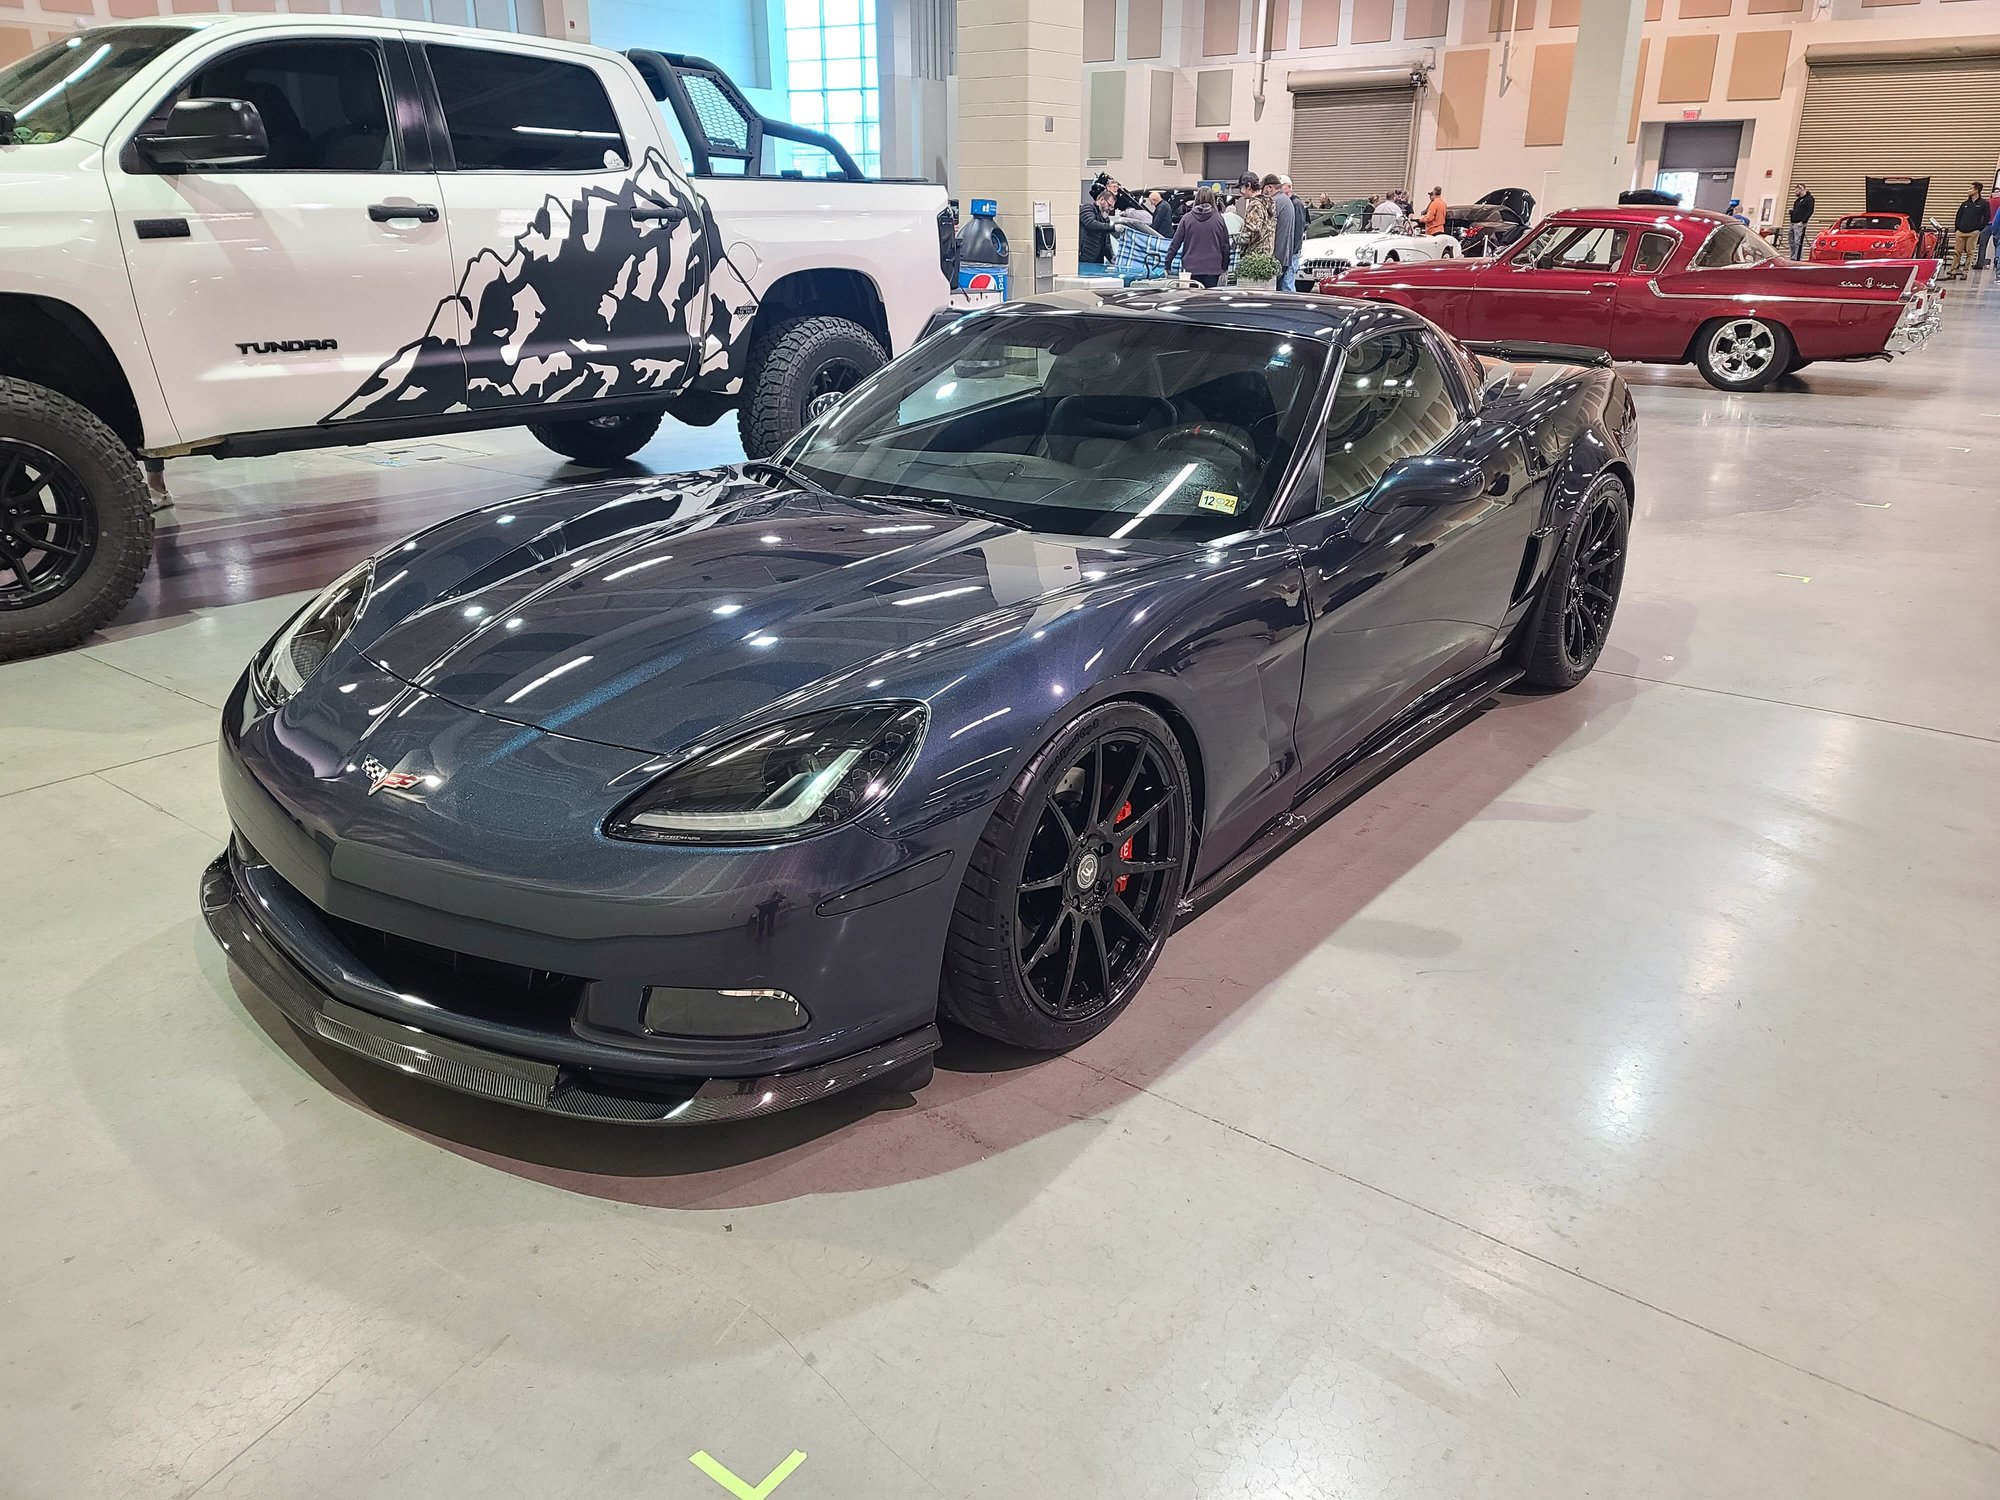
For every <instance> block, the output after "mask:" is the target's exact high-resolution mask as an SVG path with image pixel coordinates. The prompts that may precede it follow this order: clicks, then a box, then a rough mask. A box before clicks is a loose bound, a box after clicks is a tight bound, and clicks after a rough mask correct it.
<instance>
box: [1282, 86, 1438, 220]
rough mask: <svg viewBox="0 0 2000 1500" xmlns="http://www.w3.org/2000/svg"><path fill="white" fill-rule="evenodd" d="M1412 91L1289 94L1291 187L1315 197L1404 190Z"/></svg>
mask: <svg viewBox="0 0 2000 1500" xmlns="http://www.w3.org/2000/svg"><path fill="white" fill-rule="evenodd" d="M1416 101H1417V95H1416V91H1415V90H1414V89H1412V88H1410V87H1409V86H1408V84H1407V83H1406V84H1403V85H1402V86H1400V87H1395V86H1392V87H1389V88H1359V89H1338V90H1328V91H1324V92H1321V91H1312V92H1306V91H1301V92H1299V93H1295V94H1293V95H1292V167H1291V177H1292V186H1293V188H1294V189H1295V190H1297V191H1298V192H1299V193H1302V194H1304V195H1306V196H1308V197H1313V198H1317V197H1318V196H1319V195H1320V194H1322V193H1327V194H1331V195H1332V196H1333V197H1335V198H1369V197H1380V196H1381V195H1382V194H1383V193H1386V192H1388V191H1389V190H1390V189H1391V188H1408V189H1412V191H1414V185H1413V184H1412V183H1411V182H1410V139H1411V131H1412V127H1413V125H1414V122H1415V118H1416Z"/></svg>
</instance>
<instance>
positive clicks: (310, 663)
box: [256, 558, 375, 708]
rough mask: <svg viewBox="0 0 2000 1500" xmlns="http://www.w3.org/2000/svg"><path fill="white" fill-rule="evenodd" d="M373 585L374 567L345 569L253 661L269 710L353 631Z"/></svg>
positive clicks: (366, 564) (369, 564)
mask: <svg viewBox="0 0 2000 1500" xmlns="http://www.w3.org/2000/svg"><path fill="white" fill-rule="evenodd" d="M374 584H375V561H374V559H373V558H370V559H369V560H368V561H366V562H363V563H361V564H359V565H358V566H356V567H353V568H350V569H348V570H347V571H346V572H345V573H343V574H341V575H340V577H338V578H336V579H334V581H333V582H332V583H329V584H328V585H327V586H326V587H325V588H324V589H323V590H321V591H320V596H319V597H318V598H317V599H315V600H313V602H312V603H311V604H308V605H307V606H306V607H305V608H304V609H303V610H301V611H300V612H299V613H298V614H297V615H296V616H294V617H293V619H292V623H291V624H289V625H287V626H286V627H285V628H284V629H283V630H281V631H279V632H278V633H277V635H276V636H274V637H272V640H271V643H270V645H268V646H266V647H265V648H264V654H263V655H262V656H260V657H258V658H257V667H256V672H257V691H258V694H259V695H260V696H261V697H262V698H263V699H264V701H265V702H266V703H268V704H270V705H271V706H272V707H274V708H275V707H277V706H278V705H279V704H281V703H284V702H285V701H287V700H288V699H289V698H291V696H292V695H293V694H294V693H296V692H297V691H298V690H299V689H300V688H302V687H304V686H305V685H306V679H307V678H309V677H311V676H312V674H313V673H315V672H317V671H318V670H319V668H320V664H321V663H322V662H324V661H325V660H326V659H327V657H328V656H329V655H331V654H332V652H333V648H334V647H335V646H337V645H339V644H340V641H341V637H342V636H344V635H346V634H347V632H348V631H350V630H352V629H353V628H354V622H355V620H356V619H357V618H358V617H359V616H360V614H361V606H362V605H364V604H366V603H367V602H368V591H369V589H371V588H372V587H374Z"/></svg>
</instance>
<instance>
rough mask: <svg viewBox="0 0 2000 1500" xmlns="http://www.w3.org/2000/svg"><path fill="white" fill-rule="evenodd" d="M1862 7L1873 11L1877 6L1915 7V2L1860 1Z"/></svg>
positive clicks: (1912, 0) (1904, 0)
mask: <svg viewBox="0 0 2000 1500" xmlns="http://www.w3.org/2000/svg"><path fill="white" fill-rule="evenodd" d="M1861 3H1862V5H1863V6H1865V7H1867V8H1869V9H1873V8H1874V7H1875V6H1878V5H1915V4H1916V3H1917V0H1861Z"/></svg>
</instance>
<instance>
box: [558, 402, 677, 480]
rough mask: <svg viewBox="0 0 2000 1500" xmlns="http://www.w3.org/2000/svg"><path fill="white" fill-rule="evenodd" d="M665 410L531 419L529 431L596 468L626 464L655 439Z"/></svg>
mask: <svg viewBox="0 0 2000 1500" xmlns="http://www.w3.org/2000/svg"><path fill="white" fill-rule="evenodd" d="M664 415H665V413H664V412H658V411H627V412H611V413H607V414H606V415H604V416H601V417H572V418H570V419H569V420H567V421H563V422H530V423H529V424H528V431H529V432H530V433H532V434H533V435H534V438H535V441H536V442H538V443H540V444H541V445H542V446H543V447H544V448H547V449H550V450H551V451H553V452H556V453H560V454H561V455H562V456H563V457H564V458H567V459H569V460H570V461H571V462H573V463H579V464H586V465H588V466H589V467H591V468H593V469H599V468H608V467H610V466H611V465H612V464H622V463H623V462H625V460H626V459H628V458H630V457H631V456H632V455H633V454H635V453H637V452H638V451H639V450H640V449H641V448H643V447H645V446H646V444H648V443H650V442H651V441H652V440H653V434H654V433H656V432H658V431H659V430H660V418H661V417H662V416H664Z"/></svg>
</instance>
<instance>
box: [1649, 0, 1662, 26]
mask: <svg viewBox="0 0 2000 1500" xmlns="http://www.w3.org/2000/svg"><path fill="white" fill-rule="evenodd" d="M1666 13H1667V0H1646V19H1647V20H1649V21H1657V20H1659V19H1660V17H1661V16H1664V15H1665V14H1666Z"/></svg>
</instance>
